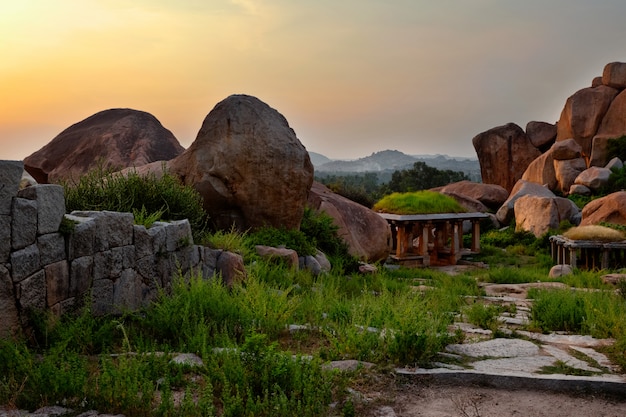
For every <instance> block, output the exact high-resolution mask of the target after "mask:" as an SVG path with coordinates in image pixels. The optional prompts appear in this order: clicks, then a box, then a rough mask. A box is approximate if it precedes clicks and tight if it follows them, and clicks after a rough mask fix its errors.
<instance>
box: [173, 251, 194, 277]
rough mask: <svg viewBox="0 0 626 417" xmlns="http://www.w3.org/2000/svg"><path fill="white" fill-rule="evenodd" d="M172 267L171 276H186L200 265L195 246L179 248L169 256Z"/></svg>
mask: <svg viewBox="0 0 626 417" xmlns="http://www.w3.org/2000/svg"><path fill="white" fill-rule="evenodd" d="M170 259H171V261H172V266H173V267H174V268H175V269H174V270H172V271H171V273H172V275H178V274H182V275H187V274H188V273H189V272H190V271H191V270H193V269H195V268H197V267H198V266H199V265H200V250H199V247H198V246H196V245H193V246H187V247H185V248H181V249H179V250H177V251H175V252H172V253H171V254H170Z"/></svg>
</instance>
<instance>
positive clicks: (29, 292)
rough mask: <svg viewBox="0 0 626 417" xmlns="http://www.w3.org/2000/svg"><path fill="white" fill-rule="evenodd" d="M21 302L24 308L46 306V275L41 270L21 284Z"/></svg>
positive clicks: (42, 307) (34, 308) (37, 308)
mask: <svg viewBox="0 0 626 417" xmlns="http://www.w3.org/2000/svg"><path fill="white" fill-rule="evenodd" d="M18 285H19V288H20V290H19V303H20V306H21V307H22V310H29V309H33V310H43V309H45V308H46V276H45V273H44V271H43V270H39V271H37V272H36V273H34V274H33V275H31V276H29V277H28V278H26V279H24V280H22V282H20V283H19V284H18Z"/></svg>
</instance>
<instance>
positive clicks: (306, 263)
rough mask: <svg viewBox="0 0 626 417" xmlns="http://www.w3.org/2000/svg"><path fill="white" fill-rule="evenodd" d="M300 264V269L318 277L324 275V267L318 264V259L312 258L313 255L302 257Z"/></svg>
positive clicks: (299, 259)
mask: <svg viewBox="0 0 626 417" xmlns="http://www.w3.org/2000/svg"><path fill="white" fill-rule="evenodd" d="M298 263H299V265H298V267H299V268H300V269H302V270H307V271H309V272H310V273H311V274H313V275H314V276H318V275H319V274H321V273H322V267H321V266H320V264H319V262H317V259H315V257H314V256H311V255H306V256H300V257H299V258H298Z"/></svg>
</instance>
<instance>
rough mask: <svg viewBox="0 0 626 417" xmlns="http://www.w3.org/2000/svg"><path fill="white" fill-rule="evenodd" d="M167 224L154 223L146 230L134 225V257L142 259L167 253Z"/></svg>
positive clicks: (143, 227)
mask: <svg viewBox="0 0 626 417" xmlns="http://www.w3.org/2000/svg"><path fill="white" fill-rule="evenodd" d="M166 226H167V223H164V222H155V223H154V224H153V225H152V227H150V228H149V229H146V228H145V226H142V225H134V226H133V228H134V242H135V254H136V257H137V258H138V259H139V258H143V257H145V256H151V255H155V254H163V253H165V252H166V251H167V231H166Z"/></svg>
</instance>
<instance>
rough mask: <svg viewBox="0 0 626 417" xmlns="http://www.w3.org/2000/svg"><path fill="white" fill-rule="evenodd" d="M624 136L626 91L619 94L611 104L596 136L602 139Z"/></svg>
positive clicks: (625, 131) (625, 128)
mask: <svg viewBox="0 0 626 417" xmlns="http://www.w3.org/2000/svg"><path fill="white" fill-rule="evenodd" d="M624 135H626V90H624V91H622V92H621V93H619V94H618V95H617V97H615V99H614V100H613V101H612V102H611V105H610V106H609V109H608V110H607V112H606V114H605V115H604V118H603V119H602V123H601V124H600V126H599V127H598V132H597V134H596V136H597V137H602V138H619V137H621V136H624Z"/></svg>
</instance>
